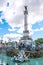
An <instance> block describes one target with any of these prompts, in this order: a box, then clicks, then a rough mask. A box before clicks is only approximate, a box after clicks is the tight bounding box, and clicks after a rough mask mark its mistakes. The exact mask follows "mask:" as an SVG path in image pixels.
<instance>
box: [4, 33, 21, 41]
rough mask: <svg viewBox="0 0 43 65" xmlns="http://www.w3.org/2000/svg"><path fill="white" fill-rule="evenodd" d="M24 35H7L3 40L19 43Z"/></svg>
mask: <svg viewBox="0 0 43 65" xmlns="http://www.w3.org/2000/svg"><path fill="white" fill-rule="evenodd" d="M21 36H22V35H20V34H14V33H11V34H5V35H4V36H3V40H8V41H9V39H10V40H11V41H12V40H13V41H15V40H16V41H18V40H19V39H20V37H21Z"/></svg>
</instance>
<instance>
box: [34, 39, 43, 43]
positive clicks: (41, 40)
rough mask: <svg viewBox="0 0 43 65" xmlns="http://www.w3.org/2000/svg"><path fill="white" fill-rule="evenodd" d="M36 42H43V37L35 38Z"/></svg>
mask: <svg viewBox="0 0 43 65" xmlns="http://www.w3.org/2000/svg"><path fill="white" fill-rule="evenodd" d="M35 42H36V43H38V44H39V43H43V38H38V39H37V40H35Z"/></svg>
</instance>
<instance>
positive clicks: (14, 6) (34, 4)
mask: <svg viewBox="0 0 43 65" xmlns="http://www.w3.org/2000/svg"><path fill="white" fill-rule="evenodd" d="M25 5H27V6H28V21H27V22H28V30H29V32H30V33H29V35H30V37H32V38H33V40H35V39H37V38H43V0H0V39H1V38H3V40H4V41H5V40H6V41H8V39H13V40H18V39H20V37H21V36H22V35H23V30H24V6H25Z"/></svg>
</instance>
